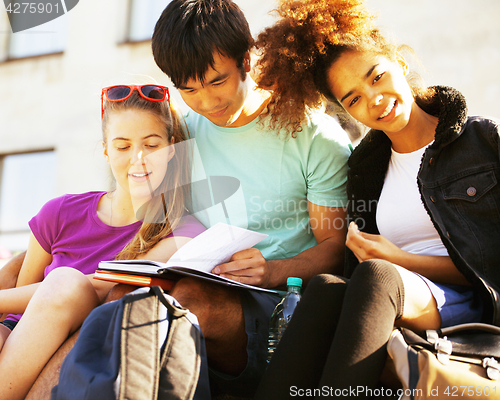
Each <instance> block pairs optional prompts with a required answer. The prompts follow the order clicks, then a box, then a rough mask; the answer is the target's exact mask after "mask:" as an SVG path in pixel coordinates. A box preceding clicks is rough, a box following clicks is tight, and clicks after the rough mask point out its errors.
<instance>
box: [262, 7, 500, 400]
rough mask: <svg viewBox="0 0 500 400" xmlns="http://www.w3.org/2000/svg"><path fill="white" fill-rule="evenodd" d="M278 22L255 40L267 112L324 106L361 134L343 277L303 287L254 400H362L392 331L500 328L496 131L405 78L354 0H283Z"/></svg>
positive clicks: (353, 164)
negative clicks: (269, 99)
mask: <svg viewBox="0 0 500 400" xmlns="http://www.w3.org/2000/svg"><path fill="white" fill-rule="evenodd" d="M279 13H280V15H281V18H280V19H279V20H278V21H277V22H276V24H275V25H274V26H273V27H271V28H269V29H267V30H266V32H265V33H264V34H263V35H261V36H260V37H259V40H258V46H259V48H260V49H262V51H263V57H262V60H261V64H260V67H261V74H262V75H261V78H260V83H261V84H262V85H266V86H269V87H272V89H273V90H274V93H275V103H274V107H278V108H279V109H280V110H282V111H283V115H288V114H287V113H290V112H292V110H294V109H295V112H297V111H296V110H297V108H299V109H300V107H298V105H303V106H307V105H315V104H316V103H318V102H320V101H321V99H322V97H325V98H328V99H330V100H332V101H334V102H336V103H337V104H338V105H339V106H340V107H342V108H343V109H344V110H345V111H346V112H348V113H349V114H350V115H351V116H352V117H353V118H354V119H356V120H357V121H359V122H361V123H362V124H364V125H365V126H367V127H369V128H370V129H371V130H370V132H369V133H368V134H367V135H366V137H365V138H364V139H363V140H362V141H361V143H360V144H359V145H358V146H357V147H356V149H355V150H354V152H353V153H352V155H351V156H350V158H349V167H350V170H349V173H348V187H347V190H348V198H349V199H350V207H349V210H348V217H349V219H350V220H351V223H350V225H349V230H348V234H347V240H346V246H347V248H348V249H347V257H346V264H345V269H344V275H345V277H337V276H333V275H320V276H317V277H315V278H314V279H313V280H311V281H310V283H309V284H308V286H307V289H306V291H305V293H304V296H303V299H302V301H301V303H300V304H299V305H298V307H297V309H296V311H295V314H294V316H293V318H292V321H291V323H290V325H289V327H288V328H287V331H286V332H285V334H284V336H283V338H282V340H281V342H280V344H279V346H278V348H277V350H276V352H275V354H274V356H273V359H272V360H271V364H270V366H269V368H268V370H267V373H266V376H265V377H264V379H263V381H262V383H261V386H260V388H259V390H258V393H257V397H256V398H258V399H267V398H269V399H271V398H272V399H281V398H283V399H284V398H289V396H290V395H291V388H292V387H293V388H295V390H296V393H299V390H305V389H307V390H311V392H310V393H318V395H321V394H323V395H324V392H322V391H318V390H319V389H318V388H328V389H329V391H328V392H329V393H336V394H337V393H341V395H342V397H349V396H350V395H351V393H352V392H351V390H350V389H352V388H363V391H362V392H359V391H356V392H355V393H354V396H356V397H357V398H366V397H368V396H369V393H370V390H373V389H374V388H375V387H376V385H377V384H378V382H379V379H380V376H381V373H382V370H383V367H384V363H385V359H386V346H385V345H386V343H387V341H388V339H389V337H390V334H391V332H392V330H393V327H394V325H396V326H403V327H406V328H410V329H412V330H414V331H416V332H419V331H422V330H424V329H438V328H440V327H446V326H451V325H456V324H460V323H468V322H480V321H481V322H487V323H492V324H495V325H500V301H499V300H498V299H499V298H500V297H499V295H500V289H499V288H500V270H499V269H498V267H497V265H498V262H497V260H498V259H499V257H500V249H499V247H498V243H500V231H499V230H498V224H499V223H500V214H499V212H498V210H499V209H500V186H499V185H498V184H497V182H498V180H499V179H500V157H499V148H500V126H499V125H500V123H499V121H498V120H492V119H489V118H483V117H468V116H467V107H466V102H465V99H464V97H463V96H462V95H461V94H460V93H459V92H458V91H457V90H455V89H452V88H449V87H443V86H435V87H432V88H425V87H422V86H421V85H419V84H418V83H415V81H413V80H412V79H410V77H411V74H410V69H409V66H408V63H407V61H406V60H405V58H404V57H403V55H402V52H401V49H402V48H404V47H402V46H398V45H397V44H395V43H394V42H393V41H392V40H389V39H388V38H387V37H386V36H384V35H383V34H382V33H381V31H380V30H379V29H377V27H375V26H374V23H373V17H372V16H371V14H370V13H368V12H367V11H366V10H365V9H364V8H363V7H362V3H361V2H359V1H346V0H344V1H343V0H329V1H326V0H321V1H320V0H318V1H315V0H305V1H301V2H299V1H290V0H287V1H283V2H282V3H281V6H280V8H279ZM287 47H290V49H287ZM280 57H281V59H279V58H280ZM285 66H286V67H285ZM286 68H289V70H288V71H286ZM280 69H282V71H280ZM284 76H288V77H293V85H289V84H288V83H287V82H285V81H284V80H283V78H284ZM288 82H290V78H289V79H288ZM285 86H286V87H285ZM301 110H302V111H304V108H302V109H301ZM297 118H298V119H300V118H302V115H300V113H298V116H297ZM277 123H280V124H285V126H286V124H287V123H288V122H287V121H286V120H285V121H281V120H278V121H277ZM471 149H473V151H471ZM292 365H293V368H290V366H292ZM368 389H370V390H368ZM314 390H317V391H318V392H315V391H314ZM302 393H303V392H302Z"/></svg>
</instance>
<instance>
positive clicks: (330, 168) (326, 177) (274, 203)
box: [186, 111, 350, 260]
mask: <svg viewBox="0 0 500 400" xmlns="http://www.w3.org/2000/svg"><path fill="white" fill-rule="evenodd" d="M263 122H264V125H263V124H262V122H258V118H256V119H255V120H254V121H252V122H251V123H249V124H247V125H245V126H242V127H238V128H223V127H219V126H217V125H214V124H213V123H212V122H210V121H209V120H208V119H206V118H205V117H203V116H201V115H199V114H196V113H195V112H193V111H190V112H189V113H188V114H187V116H186V124H187V126H188V129H189V132H190V134H191V136H192V137H194V138H195V139H196V145H197V149H198V151H199V154H196V155H195V158H194V162H193V171H194V172H193V178H192V179H193V181H198V180H203V179H207V178H208V179H209V180H210V179H212V178H213V177H220V178H216V179H218V180H217V181H211V182H212V184H211V189H210V193H209V194H208V193H207V192H206V191H204V192H200V191H198V192H197V190H193V205H194V207H195V209H199V210H200V211H198V212H197V213H195V214H194V215H195V217H197V218H198V219H199V220H200V221H201V222H202V223H203V224H204V225H205V226H206V227H207V228H208V227H210V226H212V225H214V224H215V223H217V222H225V223H230V224H231V225H236V226H241V227H243V228H247V229H250V230H254V231H258V232H262V233H265V234H268V235H269V236H268V237H267V238H266V239H264V240H263V241H262V242H260V243H258V244H257V245H256V246H255V247H256V248H258V249H259V250H260V251H261V252H262V254H263V256H264V257H265V258H266V259H269V260H276V259H284V258H290V257H293V256H295V255H297V254H299V253H301V252H302V251H304V250H306V249H308V248H310V247H312V246H314V245H316V244H317V242H316V239H315V238H314V235H313V233H312V230H311V221H310V220H309V214H308V201H310V202H312V203H314V204H318V205H322V206H328V207H344V206H345V205H346V203H347V195H346V181H347V159H348V157H349V155H350V150H349V147H348V146H349V144H350V141H349V138H348V136H347V134H346V132H345V131H344V130H343V129H342V128H341V127H340V125H339V124H338V123H337V121H336V120H335V119H333V118H332V117H330V116H328V115H326V114H324V113H316V114H312V115H311V117H310V118H309V119H308V121H307V123H306V124H305V125H304V126H303V130H302V131H301V132H298V133H297V136H296V138H292V137H290V136H288V137H285V136H283V135H281V136H279V135H278V134H277V133H276V132H274V131H269V130H268V129H267V128H266V127H265V119H264V121H263ZM224 177H226V178H224ZM234 178H236V179H234ZM238 181H239V182H238ZM235 182H236V184H235ZM221 186H222V189H221ZM193 187H194V188H196V185H195V186H193ZM208 196H210V197H211V202H210V203H211V206H210V207H208V208H207V207H206V199H207V197H208ZM202 203H203V205H202V206H200V204H202ZM313 223H315V222H314V221H313ZM336 223H337V224H338V225H340V221H337V222H336ZM338 225H337V227H339V226H338Z"/></svg>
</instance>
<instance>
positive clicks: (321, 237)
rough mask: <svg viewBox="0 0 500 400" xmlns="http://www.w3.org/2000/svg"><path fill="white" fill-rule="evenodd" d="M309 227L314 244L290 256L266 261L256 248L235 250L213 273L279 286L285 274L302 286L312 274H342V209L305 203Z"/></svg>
mask: <svg viewBox="0 0 500 400" xmlns="http://www.w3.org/2000/svg"><path fill="white" fill-rule="evenodd" d="M309 217H310V219H311V228H312V231H313V234H314V237H315V238H316V241H317V242H318V244H317V245H316V246H313V247H311V248H309V249H307V250H304V251H303V252H301V253H299V254H297V255H296V256H294V257H291V258H287V259H282V260H266V259H264V257H263V256H262V254H261V252H260V251H259V250H257V249H254V248H252V249H248V250H243V251H240V252H238V253H235V254H234V255H233V257H232V258H231V260H230V261H229V262H227V263H225V264H221V265H219V266H218V267H216V268H215V269H214V273H218V274H221V275H224V276H225V277H226V278H229V279H233V280H236V281H238V282H242V283H246V284H249V285H255V286H261V287H266V288H283V287H285V286H286V279H287V277H289V276H296V277H299V278H302V280H303V281H304V285H306V284H307V282H308V281H309V280H310V279H311V278H312V277H313V276H315V275H317V274H321V273H330V274H337V275H342V273H343V269H344V252H345V238H346V232H347V228H346V211H345V209H343V208H341V207H323V206H318V205H316V204H313V203H311V202H309Z"/></svg>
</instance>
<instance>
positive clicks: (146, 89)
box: [101, 85, 170, 119]
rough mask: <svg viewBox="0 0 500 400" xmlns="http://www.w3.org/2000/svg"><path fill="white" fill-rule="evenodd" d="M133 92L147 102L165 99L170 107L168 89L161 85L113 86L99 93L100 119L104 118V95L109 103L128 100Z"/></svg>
mask: <svg viewBox="0 0 500 400" xmlns="http://www.w3.org/2000/svg"><path fill="white" fill-rule="evenodd" d="M134 90H137V91H138V92H139V94H140V95H141V97H142V98H144V99H146V100H148V101H163V100H165V98H167V101H168V105H169V107H170V93H169V91H168V87H166V86H161V85H115V86H108V87H105V88H103V89H102V92H101V119H102V117H103V116H104V95H106V98H107V99H108V101H110V102H111V103H116V102H118V101H124V100H126V99H128V98H129V97H130V96H131V95H132V93H133V92H134Z"/></svg>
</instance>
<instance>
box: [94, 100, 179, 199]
mask: <svg viewBox="0 0 500 400" xmlns="http://www.w3.org/2000/svg"><path fill="white" fill-rule="evenodd" d="M170 144H171V143H170V142H169V140H168V137H167V129H166V127H165V124H164V123H163V122H161V120H160V119H159V118H158V117H157V116H155V115H154V114H153V113H151V112H149V111H144V110H137V109H125V110H120V111H114V112H111V113H110V115H109V120H108V123H107V126H106V131H105V142H103V146H104V155H105V157H106V159H107V160H108V163H109V165H110V166H111V171H112V172H113V175H114V177H115V179H116V182H117V190H118V191H122V192H127V193H129V194H130V196H131V198H132V200H134V199H135V200H139V201H140V202H141V203H143V202H144V201H147V200H149V199H150V198H151V196H152V194H153V191H154V190H155V189H157V188H158V187H159V186H160V184H161V182H162V181H163V179H164V177H165V174H166V172H167V165H168V162H169V160H170V159H171V158H172V157H173V155H174V151H173V146H171V147H170Z"/></svg>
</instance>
